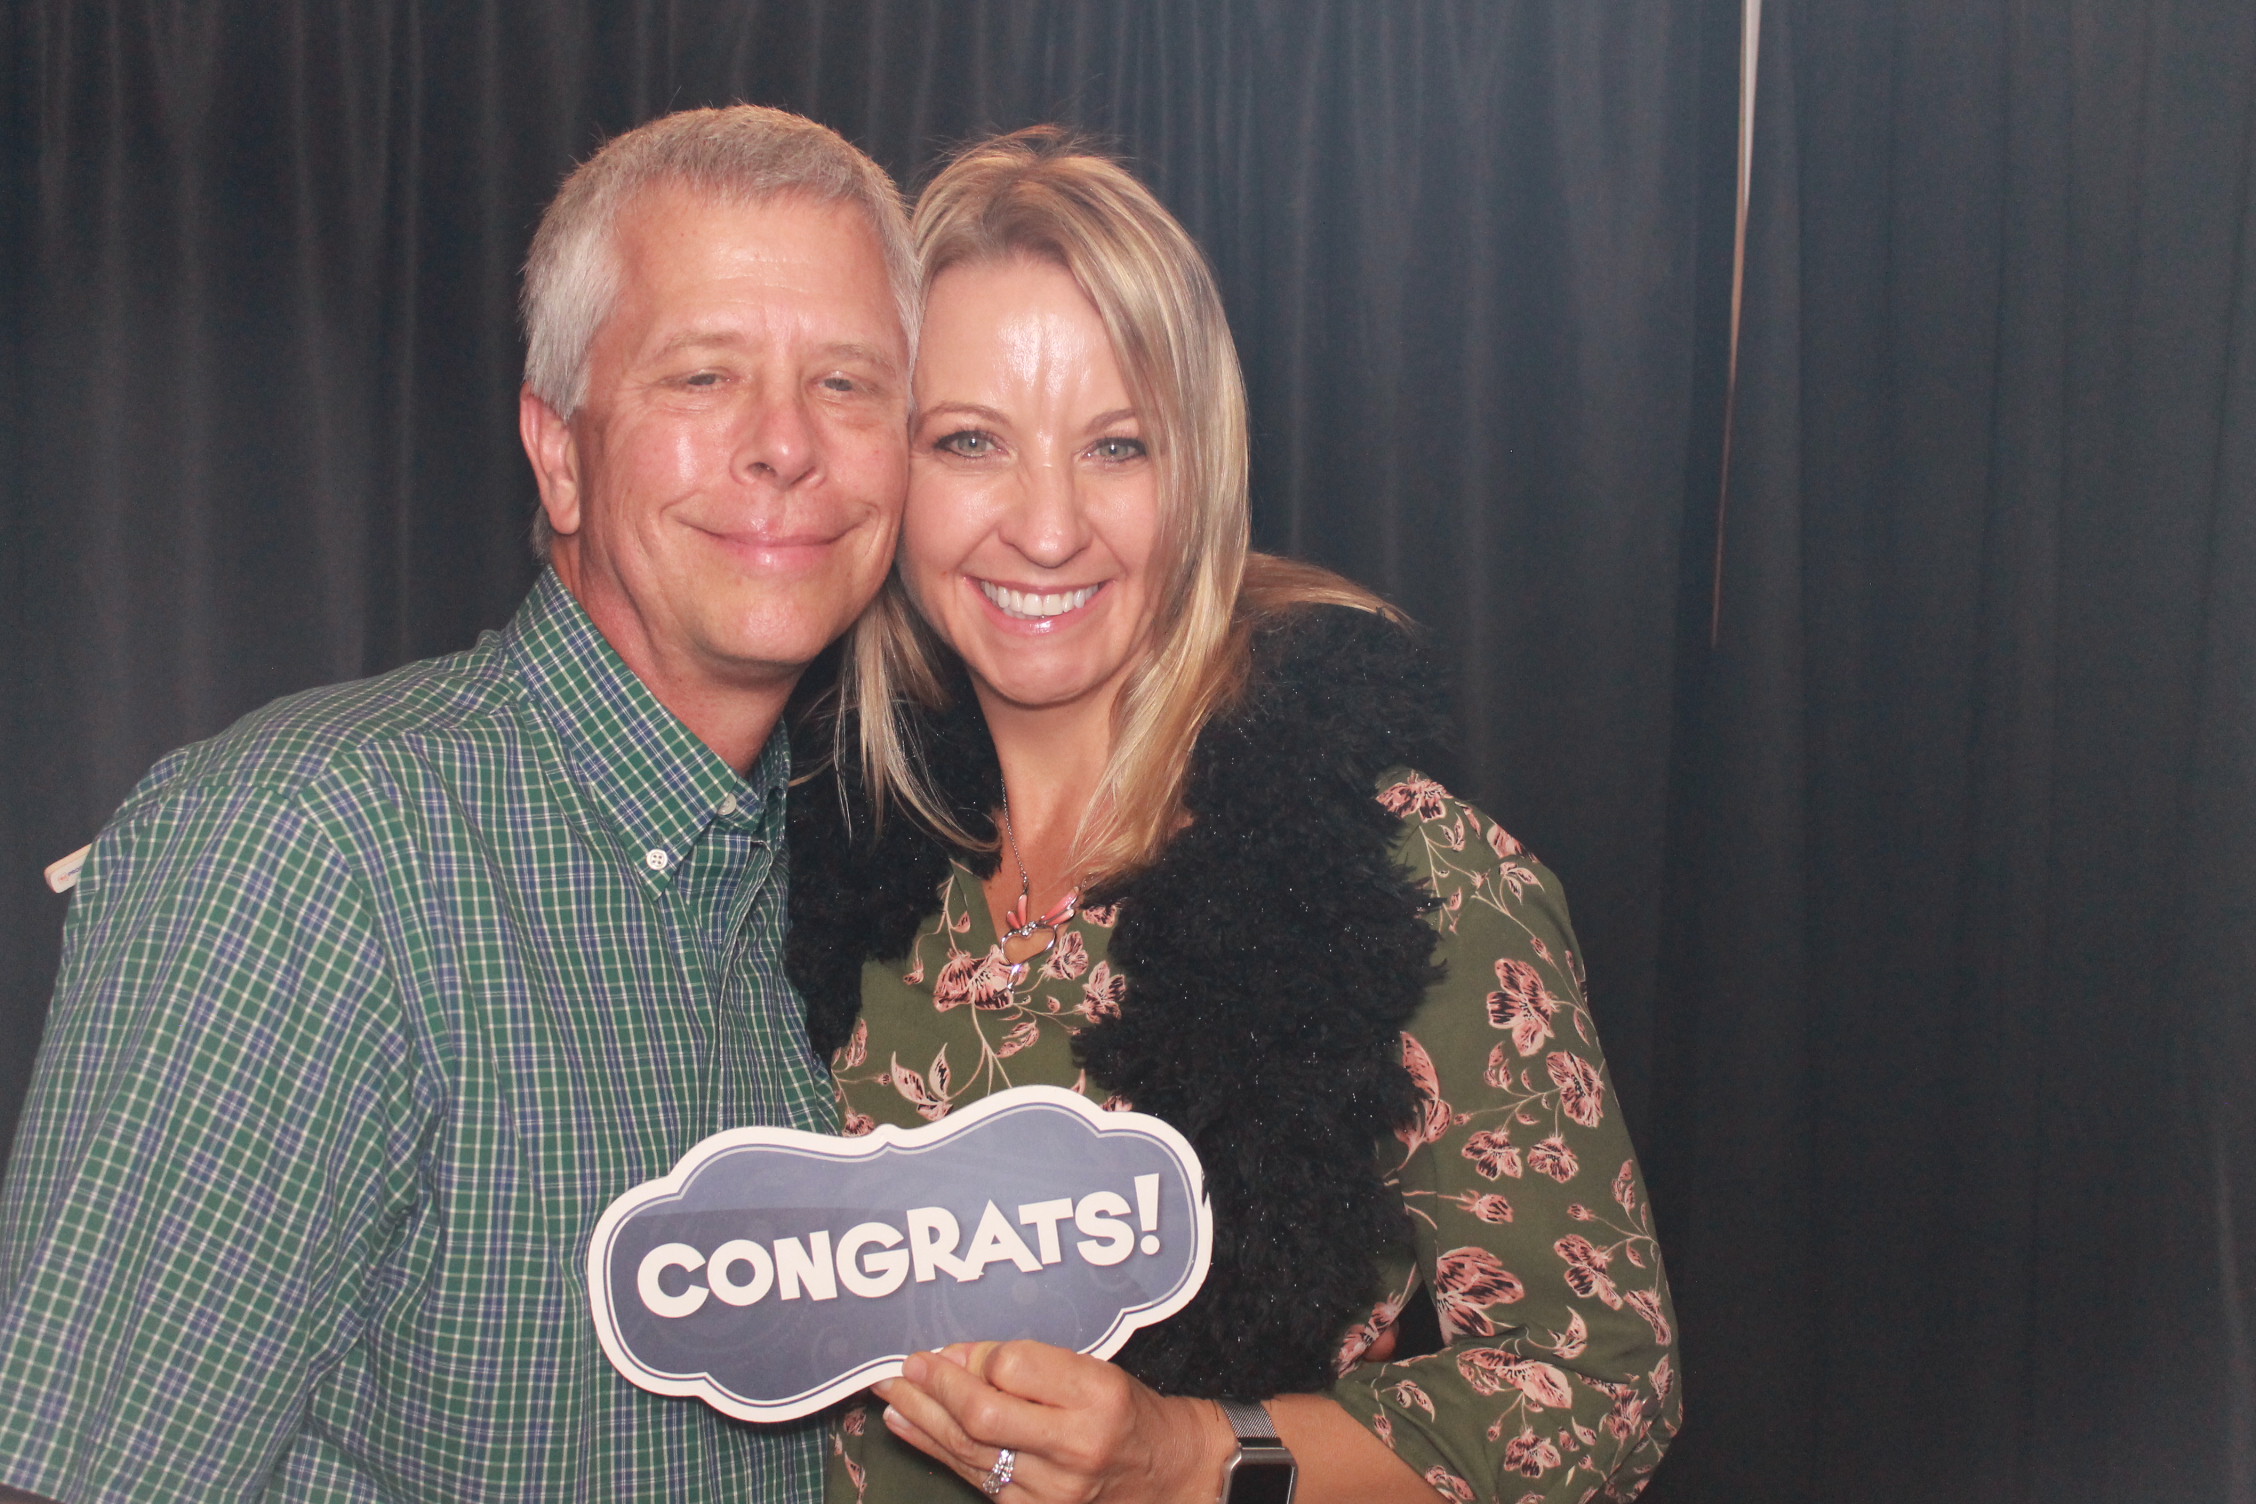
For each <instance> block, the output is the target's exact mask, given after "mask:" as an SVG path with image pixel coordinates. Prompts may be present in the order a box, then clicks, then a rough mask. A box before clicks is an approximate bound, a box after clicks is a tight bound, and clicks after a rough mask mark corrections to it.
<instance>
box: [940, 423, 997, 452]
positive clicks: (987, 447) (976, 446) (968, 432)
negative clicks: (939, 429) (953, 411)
mask: <svg viewBox="0 0 2256 1504" xmlns="http://www.w3.org/2000/svg"><path fill="white" fill-rule="evenodd" d="M932 447H933V448H934V449H937V450H939V451H940V452H941V453H942V454H954V455H961V456H962V457H963V458H965V459H967V460H976V459H984V458H986V457H987V456H988V455H990V454H993V453H994V452H995V436H994V435H993V434H991V433H982V432H980V431H979V430H978V429H976V428H966V429H961V430H959V431H957V432H955V433H952V434H949V435H948V436H947V437H946V438H943V439H941V440H940V441H939V442H938V443H936V444H934V445H933V446H932Z"/></svg>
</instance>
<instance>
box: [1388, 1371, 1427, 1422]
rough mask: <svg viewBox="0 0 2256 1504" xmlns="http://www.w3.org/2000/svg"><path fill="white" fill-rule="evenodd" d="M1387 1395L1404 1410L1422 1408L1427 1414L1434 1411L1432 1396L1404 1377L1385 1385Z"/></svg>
mask: <svg viewBox="0 0 2256 1504" xmlns="http://www.w3.org/2000/svg"><path fill="white" fill-rule="evenodd" d="M1387 1397H1388V1398H1389V1399H1391V1400H1393V1401H1394V1402H1395V1403H1396V1404H1397V1405H1400V1406H1401V1407H1402V1408H1403V1409H1405V1410H1411V1409H1417V1410H1423V1411H1425V1412H1426V1414H1427V1415H1428V1416H1431V1415H1432V1414H1433V1413H1434V1402H1433V1398H1432V1396H1430V1395H1428V1394H1427V1393H1426V1392H1425V1391H1424V1390H1423V1389H1420V1388H1419V1387H1418V1386H1417V1385H1415V1384H1413V1383H1411V1382H1410V1381H1409V1380H1408V1379H1404V1380H1403V1381H1402V1382H1401V1383H1399V1384H1391V1385H1389V1386H1388V1387H1387Z"/></svg>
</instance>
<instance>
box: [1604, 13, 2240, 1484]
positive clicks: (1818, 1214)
mask: <svg viewBox="0 0 2256 1504" xmlns="http://www.w3.org/2000/svg"><path fill="white" fill-rule="evenodd" d="M1765 17H1766V27H1765V35H1764V38H1763V53H1762V65H1761V71H1760V75H1759V76H1760V83H1761V89H1760V94H1761V100H1760V111H1759V114H1758V126H1757V141H1756V154H1755V168H1754V178H1753V193H1754V202H1753V206H1752V214H1751V226H1752V228H1751V233H1750V243H1749V259H1748V271H1747V303H1746V315H1745V317H1746V324H1745V344H1744V346H1743V348H1742V353H1741V365H1740V388H1739V393H1738V399H1737V404H1736V413H1737V424H1736V428H1735V433H1734V445H1733V453H1732V459H1731V484H1730V494H1729V505H1728V508H1727V509H1726V512H1725V516H1724V522H1723V545H1724V546H1723V578H1722V602H1721V630H1720V634H1719V637H1718V639H1717V643H1716V646H1715V647H1714V648H1713V649H1712V650H1711V649H1710V648H1709V646H1708V636H1707V633H1708V627H1709V623H1708V621H1707V620H1705V619H1699V618H1704V617H1705V615H1706V610H1707V607H1708V604H1709V603H1708V602H1707V601H1700V602H1698V603H1697V608H1696V609H1695V610H1693V611H1691V612H1690V613H1688V614H1689V615H1690V616H1692V617H1694V618H1695V620H1694V621H1692V622H1691V623H1689V627H1690V630H1689V631H1688V632H1687V636H1688V637H1690V638H1691V639H1692V645H1691V646H1690V647H1689V648H1688V649H1686V650H1685V652H1684V654H1683V657H1682V659H1681V662H1682V664H1683V666H1684V674H1683V686H1682V687H1683V692H1684V696H1685V702H1686V705H1687V708H1688V713H1687V716H1686V718H1685V720H1684V722H1683V723H1682V732H1683V740H1682V743H1681V747H1680V753H1679V756H1678V759H1677V761H1676V764H1675V769H1674V777H1675V783H1674V785H1673V789H1672V795H1671V800H1670V813H1671V843H1670V861H1669V872H1670V888H1669V915H1670V918H1669V923H1670V930H1669V941H1668V944H1667V947H1666V950H1665V958H1666V959H1665V961H1664V966H1663V974H1664V977H1665V978H1666V984H1665V991H1664V998H1663V1001H1662V1003H1661V1004H1660V1015H1661V1017H1662V1019H1663V1020H1664V1023H1663V1031H1664V1042H1663V1044H1662V1047H1661V1051H1660V1054H1659V1056H1658V1063H1657V1071H1658V1075H1659V1088H1658V1091H1659V1097H1660V1102H1659V1111H1658V1113H1657V1114H1656V1116H1655V1117H1654V1119H1652V1120H1651V1122H1650V1124H1649V1126H1648V1130H1647V1136H1646V1139H1645V1143H1646V1145H1647V1152H1648V1155H1649V1161H1650V1163H1649V1166H1648V1168H1649V1169H1650V1171H1651V1173H1652V1176H1653V1179H1654V1181H1655V1184H1656V1185H1658V1186H1661V1187H1665V1188H1666V1194H1667V1198H1668V1199H1667V1202H1666V1206H1665V1210H1666V1212H1667V1214H1668V1220H1667V1226H1668V1228H1669V1231H1670V1234H1671V1236H1672V1238H1673V1240H1674V1241H1673V1242H1671V1243H1670V1244H1669V1245H1668V1247H1669V1249H1670V1252H1671V1255H1672V1267H1673V1268H1674V1269H1675V1270H1676V1272H1677V1275H1678V1280H1677V1293H1678V1298H1679V1300H1680V1302H1681V1310H1682V1317H1683V1323H1684V1327H1685V1333H1686V1337H1685V1341H1686V1373H1687V1376H1688V1377H1687V1391H1686V1395H1687V1400H1688V1403H1689V1404H1690V1405H1691V1407H1692V1412H1691V1413H1692V1419H1691V1421H1690V1422H1689V1427H1688V1431H1687V1435H1686V1437H1685V1440H1684V1444H1683V1446H1682V1448H1681V1454H1680V1455H1679V1456H1678V1457H1676V1458H1675V1459H1674V1460H1673V1461H1672V1462H1671V1463H1670V1464H1669V1465H1668V1467H1666V1468H1664V1470H1663V1473H1662V1483H1661V1485H1660V1487H1659V1488H1658V1489H1657V1490H1656V1492H1658V1493H1660V1494H1661V1495H1662V1496H1663V1497H1666V1498H1669V1499H1677V1498H1698V1499H1703V1500H1705V1499H1715V1500H1722V1499H1735V1500H1765V1501H1767V1500H1778V1501H1787V1500H1794V1501H1801V1500H1816V1499H1827V1500H1832V1499H1859V1500H1875V1501H1877V1500H1896V1499H1913V1498H1944V1499H1953V1500H1959V1499H1963V1500H2015V1501H2029V1504H2051V1501H2061V1500H2108V1501H2130V1500H2139V1501H2145V1500H2152V1501H2157V1504H2161V1501H2176V1504H2190V1501H2196V1500H2199V1501H2223V1500H2233V1501H2241V1504H2246V1501H2248V1500H2251V1499H2256V1451H2252V1446H2251V1441H2252V1436H2251V1427H2252V1424H2256V1386H2252V1383H2251V1370H2250V1357H2251V1347H2250V1325H2249V1320H2250V1316H2251V1313H2252V1306H2251V1301H2250V1293H2251V1290H2252V1288H2256V1286H2252V1283H2251V1280H2252V1276H2256V1221H2252V1217H2256V1196H2252V1194H2251V1193H2252V1191H2256V1111H2252V1103H2256V1006H2252V1005H2256V969H2252V963H2256V198H2252V195H2251V188H2252V186H2256V6H2250V5H2247V4H2245V3H2231V4H2198V3H2173V0H2004V3H1992V0H1982V3H1969V0H1897V3H1892V4H1874V3H1870V0H1813V3H1802V4H1795V3H1780V0H1772V3H1771V4H1769V5H1768V6H1767V7H1766V9H1765ZM1706 568H1707V565H1706V563H1705V562H1703V563H1702V564H1701V565H1700V566H1698V568H1697V569H1696V570H1695V571H1693V572H1694V573H1695V574H1698V573H1700V572H1702V571H1704V570H1705V569H1706ZM1687 593H1688V594H1689V593H1690V592H1689V591H1688V592H1687Z"/></svg>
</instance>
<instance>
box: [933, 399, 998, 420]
mask: <svg viewBox="0 0 2256 1504" xmlns="http://www.w3.org/2000/svg"><path fill="white" fill-rule="evenodd" d="M940 413H947V414H948V415H950V416H951V417H964V418H978V419H979V420H981V421H982V422H986V423H1003V422H1007V421H1008V420H1007V419H1006V418H1004V416H1003V415H1002V414H1001V413H1000V412H997V411H996V410H995V409H994V408H991V407H982V406H981V405H980V404H979V403H976V402H935V403H933V404H931V405H930V406H929V407H923V408H919V409H918V410H917V416H918V417H919V418H930V417H933V416H935V415H937V414H940Z"/></svg>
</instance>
